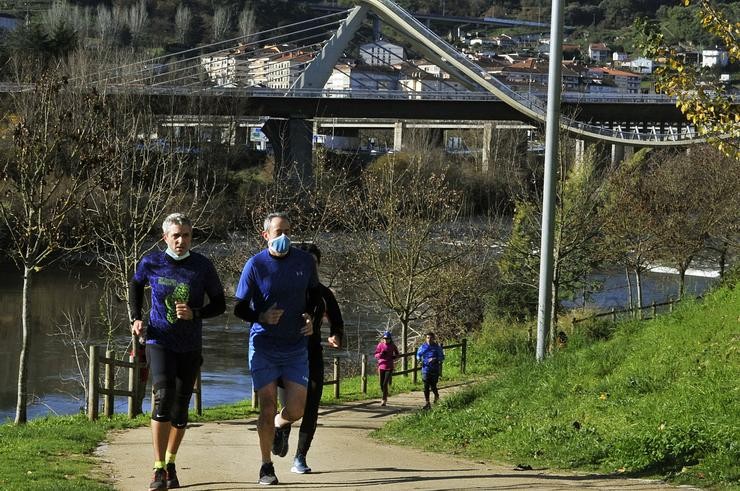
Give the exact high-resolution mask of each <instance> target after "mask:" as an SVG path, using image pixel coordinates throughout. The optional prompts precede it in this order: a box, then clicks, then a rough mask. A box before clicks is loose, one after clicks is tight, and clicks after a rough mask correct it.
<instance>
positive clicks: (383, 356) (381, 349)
mask: <svg viewBox="0 0 740 491" xmlns="http://www.w3.org/2000/svg"><path fill="white" fill-rule="evenodd" d="M400 355H401V354H400V353H399V352H398V348H397V347H396V345H395V343H394V342H393V338H392V337H391V333H390V331H385V332H384V333H383V339H381V340H380V343H378V346H377V347H376V348H375V358H377V360H378V375H379V376H380V389H381V390H382V391H383V402H381V403H380V405H381V406H385V405H386V404H387V403H388V389H389V388H390V385H391V380H392V378H393V364H394V360H395V359H396V358H398V357H399V356H400Z"/></svg>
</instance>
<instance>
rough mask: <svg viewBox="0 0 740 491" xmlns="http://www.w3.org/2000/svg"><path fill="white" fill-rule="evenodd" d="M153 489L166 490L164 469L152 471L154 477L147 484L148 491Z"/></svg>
mask: <svg viewBox="0 0 740 491" xmlns="http://www.w3.org/2000/svg"><path fill="white" fill-rule="evenodd" d="M155 489H167V471H166V470H164V469H154V477H152V482H150V483H149V491H153V490H155Z"/></svg>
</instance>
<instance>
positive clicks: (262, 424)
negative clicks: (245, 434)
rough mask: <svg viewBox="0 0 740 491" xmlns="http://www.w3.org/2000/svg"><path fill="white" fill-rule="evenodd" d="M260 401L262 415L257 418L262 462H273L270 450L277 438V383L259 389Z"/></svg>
mask: <svg viewBox="0 0 740 491" xmlns="http://www.w3.org/2000/svg"><path fill="white" fill-rule="evenodd" d="M257 397H258V398H259V403H260V416H259V419H258V420H257V434H258V435H259V439H260V453H261V454H262V463H263V464H265V463H267V462H272V457H270V451H271V450H272V441H273V440H274V439H275V413H276V412H277V383H276V382H271V383H269V384H267V385H266V386H264V387H262V388H260V389H259V390H258V391H257Z"/></svg>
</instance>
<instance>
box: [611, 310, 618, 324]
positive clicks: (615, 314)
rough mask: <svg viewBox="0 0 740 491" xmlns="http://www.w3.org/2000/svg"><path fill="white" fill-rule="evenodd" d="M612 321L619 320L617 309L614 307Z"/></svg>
mask: <svg viewBox="0 0 740 491" xmlns="http://www.w3.org/2000/svg"><path fill="white" fill-rule="evenodd" d="M612 322H617V311H616V310H615V309H614V307H612Z"/></svg>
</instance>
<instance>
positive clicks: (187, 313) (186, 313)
mask: <svg viewBox="0 0 740 491" xmlns="http://www.w3.org/2000/svg"><path fill="white" fill-rule="evenodd" d="M175 314H176V315H177V318H178V319H182V320H184V321H191V320H193V311H192V310H191V309H190V307H189V306H188V304H186V303H185V302H175Z"/></svg>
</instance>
